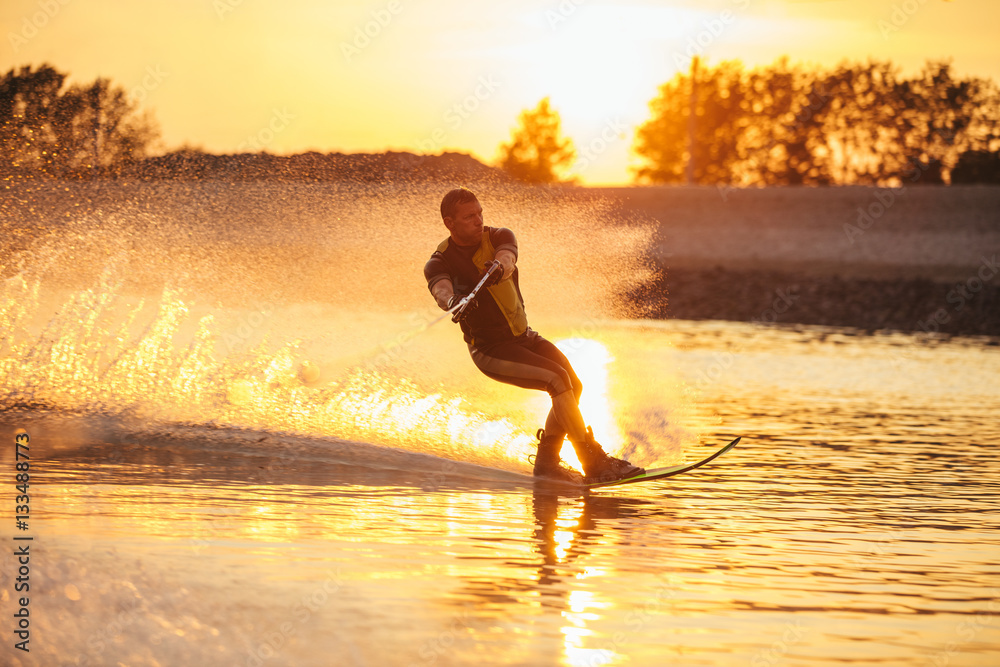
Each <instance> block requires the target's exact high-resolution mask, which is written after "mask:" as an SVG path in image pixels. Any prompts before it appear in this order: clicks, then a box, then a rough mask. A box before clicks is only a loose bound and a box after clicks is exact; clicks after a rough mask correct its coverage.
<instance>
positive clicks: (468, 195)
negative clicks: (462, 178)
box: [441, 188, 479, 220]
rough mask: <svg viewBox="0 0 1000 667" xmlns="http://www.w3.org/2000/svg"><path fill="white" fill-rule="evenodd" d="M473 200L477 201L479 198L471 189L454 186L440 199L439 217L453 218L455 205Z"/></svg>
mask: <svg viewBox="0 0 1000 667" xmlns="http://www.w3.org/2000/svg"><path fill="white" fill-rule="evenodd" d="M473 201H479V198H478V197H476V193H474V192H473V191H472V190H470V189H468V188H455V189H454V190H452V191H451V192H449V193H448V194H446V195H445V196H444V199H442V200H441V219H442V220H443V219H445V218H454V217H455V207H456V206H458V205H459V204H466V203H468V202H473Z"/></svg>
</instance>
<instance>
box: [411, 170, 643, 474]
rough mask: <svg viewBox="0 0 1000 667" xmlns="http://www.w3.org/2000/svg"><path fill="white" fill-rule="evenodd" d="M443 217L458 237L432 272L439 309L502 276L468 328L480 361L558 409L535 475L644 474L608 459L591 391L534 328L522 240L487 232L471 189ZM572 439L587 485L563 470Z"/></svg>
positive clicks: (467, 319)
mask: <svg viewBox="0 0 1000 667" xmlns="http://www.w3.org/2000/svg"><path fill="white" fill-rule="evenodd" d="M441 217H442V218H443V219H444V225H445V227H447V228H448V231H449V232H450V235H449V236H448V238H446V239H445V240H444V241H443V242H441V244H440V245H439V246H438V248H437V250H436V251H435V252H434V254H433V255H431V258H430V260H429V261H428V262H427V264H426V265H425V266H424V277H425V278H426V279H427V287H428V288H429V289H430V291H431V294H433V295H434V298H435V300H436V301H437V304H438V306H440V307H441V308H442V309H443V310H450V309H451V308H452V307H454V306H455V305H456V304H457V303H458V302H459V301H460V300H461V299H462V298H463V297H464V296H466V295H468V294H469V293H470V292H471V291H472V289H473V287H475V286H476V285H477V284H478V283H479V281H480V280H481V279H482V277H483V276H484V275H485V273H486V271H487V269H488V268H489V267H490V266H491V265H492V264H493V263H494V262H498V263H499V264H500V267H501V268H502V272H501V271H499V270H498V271H496V272H495V274H494V275H493V276H492V277H491V278H492V280H491V281H490V282H488V283H487V286H486V287H485V289H482V290H480V292H479V294H478V295H477V297H476V299H475V300H474V301H473V302H472V303H471V304H470V307H468V308H466V310H465V311H464V313H463V315H462V317H461V319H460V324H461V327H462V333H464V334H465V342H466V343H467V344H468V345H469V352H470V353H471V355H472V361H473V362H474V363H475V364H476V367H477V368H479V370H480V371H482V372H483V373H484V374H486V375H487V376H489V377H491V378H493V379H494V380H499V381H500V382H506V383H508V384H513V385H516V386H518V387H525V388H527V389H541V390H545V391H547V392H549V395H550V396H551V397H552V409H551V410H550V411H549V415H548V418H547V419H546V420H545V428H544V429H539V431H538V434H537V437H538V439H539V442H538V454H537V455H536V456H535V463H534V474H535V475H536V476H539V477H550V478H555V479H558V480H562V481H566V482H573V483H581V482H596V481H611V480H614V479H624V478H626V477H633V476H635V475H639V474H641V473H642V472H644V471H643V469H642V468H639V467H637V466H634V465H632V464H631V463H629V462H628V461H623V460H621V459H616V458H613V457H611V456H608V455H607V454H606V453H605V452H604V450H603V449H602V448H601V446H600V445H599V444H598V443H597V442H596V441H595V440H594V433H593V430H592V429H590V428H589V427H588V426H587V425H586V424H585V423H584V420H583V416H582V415H581V414H580V408H579V401H580V393H581V392H582V391H583V384H582V383H581V382H580V379H579V378H578V377H577V376H576V373H574V372H573V367H572V366H571V365H570V363H569V360H568V359H566V356H565V355H564V354H563V353H562V352H560V351H559V349H558V348H557V347H556V346H555V345H553V344H552V343H550V342H549V341H547V340H545V339H544V338H542V337H541V336H539V335H538V334H537V333H536V332H534V331H532V330H531V329H530V328H529V327H528V320H527V317H526V316H525V313H524V301H523V300H522V298H521V288H520V285H519V283H518V273H517V240H516V239H515V238H514V233H513V232H512V231H510V230H509V229H505V228H496V227H485V226H484V225H483V207H482V206H481V205H480V203H479V200H478V199H477V198H476V195H475V194H473V193H472V192H471V191H470V190H467V189H465V188H458V189H456V190H452V191H451V192H449V193H448V194H446V195H445V196H444V199H443V200H442V201H441ZM567 434H568V435H569V439H570V441H571V442H572V443H573V448H574V449H575V450H576V454H577V457H578V458H579V459H580V463H582V464H583V471H584V477H583V478H581V476H580V474H579V473H577V472H576V471H574V470H571V469H570V468H567V467H566V466H563V465H560V459H559V450H560V449H561V448H562V444H563V440H564V439H565V437H566V435H567Z"/></svg>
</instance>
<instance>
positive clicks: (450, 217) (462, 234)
mask: <svg viewBox="0 0 1000 667" xmlns="http://www.w3.org/2000/svg"><path fill="white" fill-rule="evenodd" d="M441 218H442V219H444V226H445V227H447V228H448V231H449V232H451V238H452V239H454V241H455V243H457V244H459V245H478V244H479V242H480V241H482V239H483V207H482V206H481V205H480V204H479V200H478V199H476V195H475V194H474V193H473V192H472V190H468V189H466V188H456V189H454V190H452V191H451V192H449V193H448V194H446V195H445V196H444V199H442V200H441Z"/></svg>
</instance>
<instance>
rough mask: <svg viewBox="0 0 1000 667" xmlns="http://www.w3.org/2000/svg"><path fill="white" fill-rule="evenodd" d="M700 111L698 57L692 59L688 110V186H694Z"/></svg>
mask: <svg viewBox="0 0 1000 667" xmlns="http://www.w3.org/2000/svg"><path fill="white" fill-rule="evenodd" d="M697 110H698V56H694V57H692V58H691V107H690V109H689V110H688V127H687V130H688V160H687V184H688V185H694V131H695V123H696V121H695V113H696V112H697Z"/></svg>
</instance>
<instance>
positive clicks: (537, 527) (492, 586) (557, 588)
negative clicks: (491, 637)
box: [458, 483, 662, 614]
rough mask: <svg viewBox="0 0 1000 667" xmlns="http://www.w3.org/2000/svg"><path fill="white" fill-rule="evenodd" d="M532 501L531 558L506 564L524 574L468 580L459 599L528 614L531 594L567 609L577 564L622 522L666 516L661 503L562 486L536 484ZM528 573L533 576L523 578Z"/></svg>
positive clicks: (554, 605) (605, 539)
mask: <svg viewBox="0 0 1000 667" xmlns="http://www.w3.org/2000/svg"><path fill="white" fill-rule="evenodd" d="M530 500H531V507H532V514H533V517H534V526H533V529H532V531H531V534H530V541H531V544H532V550H531V555H530V556H528V557H525V558H517V559H510V558H508V559H506V560H504V561H503V564H504V565H506V566H514V567H516V568H519V569H520V572H519V573H514V574H512V575H510V576H502V577H497V576H495V575H493V576H489V577H485V576H484V577H478V576H477V577H468V578H466V579H465V582H464V583H463V585H462V586H461V589H460V590H461V591H462V593H463V594H464V595H460V596H458V598H459V599H461V598H465V599H468V598H472V599H474V600H475V601H476V604H477V606H480V605H487V606H490V607H492V608H494V609H496V610H497V611H501V610H502V611H503V612H514V613H515V614H516V613H519V612H523V610H524V608H523V604H524V601H525V595H526V594H531V595H532V597H533V599H535V600H536V601H540V603H541V604H542V606H545V607H556V608H558V609H559V610H564V609H565V608H566V600H565V598H567V597H568V596H569V592H570V590H571V589H572V587H570V586H566V585H562V584H564V583H565V582H567V581H572V580H574V579H575V578H576V576H577V574H578V573H579V571H580V569H579V568H578V567H577V561H579V560H580V559H585V558H586V556H588V555H590V553H591V549H592V546H593V545H595V544H597V543H598V542H602V541H603V542H606V541H607V535H608V533H610V532H614V531H618V530H619V527H618V526H616V525H615V523H616V522H617V521H618V520H620V519H623V518H628V517H640V516H649V515H655V514H660V513H661V512H662V508H661V506H660V503H657V502H653V501H649V500H644V499H641V498H623V497H620V496H615V495H603V494H592V493H589V492H588V491H580V490H576V489H571V488H568V487H565V486H562V485H558V484H545V483H536V484H535V486H534V489H533V491H532V494H531V496H530ZM574 519H575V520H574ZM602 523H603V524H604V525H603V526H602ZM525 569H527V570H530V571H531V572H532V575H531V576H524V570H525ZM535 595H540V596H541V599H540V600H539V598H537V597H534V596H535Z"/></svg>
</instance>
